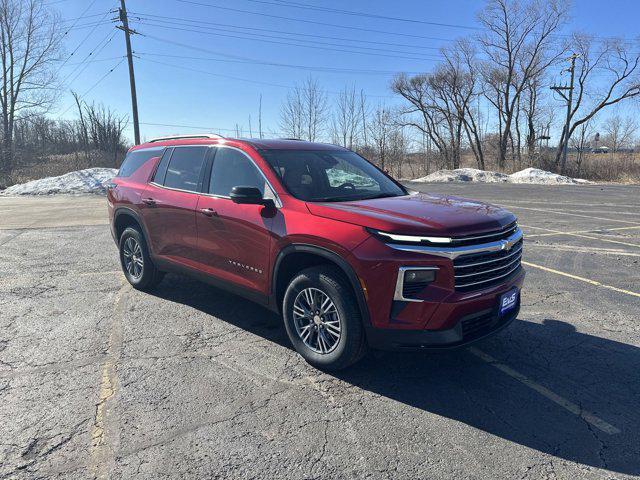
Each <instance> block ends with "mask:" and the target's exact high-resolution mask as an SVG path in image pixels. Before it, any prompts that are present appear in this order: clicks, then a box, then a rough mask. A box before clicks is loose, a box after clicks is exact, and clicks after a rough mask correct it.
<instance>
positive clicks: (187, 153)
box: [158, 147, 207, 192]
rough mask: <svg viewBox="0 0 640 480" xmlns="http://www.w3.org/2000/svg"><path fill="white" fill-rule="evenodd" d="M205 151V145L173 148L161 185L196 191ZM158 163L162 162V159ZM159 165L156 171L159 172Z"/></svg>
mask: <svg viewBox="0 0 640 480" xmlns="http://www.w3.org/2000/svg"><path fill="white" fill-rule="evenodd" d="M206 152H207V147H176V148H174V149H173V154H172V155H171V160H169V161H168V165H167V171H166V174H165V176H164V181H163V182H162V185H164V186H165V187H168V188H176V189H179V190H187V191H189V192H197V191H198V183H199V182H200V173H201V172H202V166H203V164H204V158H205V154H206ZM163 161H164V158H163ZM160 163H161V164H162V161H161V162H160ZM161 166H162V165H160V166H159V167H158V173H160V167H161Z"/></svg>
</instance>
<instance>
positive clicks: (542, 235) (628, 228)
mask: <svg viewBox="0 0 640 480" xmlns="http://www.w3.org/2000/svg"><path fill="white" fill-rule="evenodd" d="M519 225H520V226H521V227H525V228H535V229H536V230H546V231H547V232H554V233H532V234H529V235H527V238H530V237H551V236H553V235H568V234H572V235H573V234H576V233H597V230H610V231H612V232H617V231H618V230H637V229H639V228H640V225H637V226H634V227H616V228H608V227H600V228H592V229H591V230H575V231H573V232H561V231H560V230H551V229H550V228H545V227H534V226H533V225H523V224H522V223H519Z"/></svg>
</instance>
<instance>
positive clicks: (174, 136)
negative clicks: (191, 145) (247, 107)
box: [147, 133, 224, 143]
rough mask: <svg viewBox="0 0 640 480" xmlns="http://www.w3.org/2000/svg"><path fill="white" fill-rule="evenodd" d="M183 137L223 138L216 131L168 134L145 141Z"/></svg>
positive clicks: (151, 141)
mask: <svg viewBox="0 0 640 480" xmlns="http://www.w3.org/2000/svg"><path fill="white" fill-rule="evenodd" d="M185 138H224V137H223V136H222V135H218V134H216V133H195V134H191V135H169V136H167V137H157V138H152V139H151V140H149V141H148V142H147V143H153V142H162V141H165V140H182V139H185Z"/></svg>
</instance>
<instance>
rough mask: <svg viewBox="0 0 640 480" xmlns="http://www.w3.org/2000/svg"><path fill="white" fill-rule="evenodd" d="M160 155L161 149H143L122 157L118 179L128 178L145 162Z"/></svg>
mask: <svg viewBox="0 0 640 480" xmlns="http://www.w3.org/2000/svg"><path fill="white" fill-rule="evenodd" d="M161 153H162V147H161V148H145V149H144V150H134V151H133V152H129V153H127V156H126V157H124V160H123V161H122V165H120V170H119V171H118V175H117V176H118V177H130V176H131V175H133V173H134V172H135V171H136V170H138V169H139V168H140V167H141V166H142V165H143V164H144V163H145V162H146V161H147V160H149V159H151V158H153V157H158V156H160V154H161Z"/></svg>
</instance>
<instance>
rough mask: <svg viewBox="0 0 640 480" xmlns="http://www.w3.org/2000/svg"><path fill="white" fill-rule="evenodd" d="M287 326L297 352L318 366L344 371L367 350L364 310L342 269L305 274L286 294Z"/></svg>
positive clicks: (309, 270) (318, 269)
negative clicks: (362, 315)
mask: <svg viewBox="0 0 640 480" xmlns="http://www.w3.org/2000/svg"><path fill="white" fill-rule="evenodd" d="M283 316H284V321H285V327H286V330H287V334H288V336H289V339H290V340H291V343H292V344H293V346H294V348H295V349H296V351H297V352H298V353H299V354H300V355H302V356H303V357H304V359H305V360H306V361H307V362H309V363H310V364H311V365H313V366H314V367H317V368H320V369H323V370H340V369H342V368H346V367H348V366H349V365H351V364H353V363H354V362H356V361H358V360H359V359H360V358H361V357H362V356H363V355H364V353H365V351H366V342H365V337H364V331H363V328H362V319H361V315H360V309H359V307H358V304H357V301H356V299H355V296H354V294H353V290H352V289H351V286H350V285H349V283H348V282H347V281H346V279H345V278H344V275H343V274H342V272H340V271H339V270H338V269H336V268H333V267H329V266H321V267H311V268H307V269H305V270H303V271H301V272H300V273H299V274H298V275H296V276H295V277H294V278H293V279H292V280H291V283H290V284H289V286H288V287H287V291H286V292H285V295H284V302H283Z"/></svg>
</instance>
